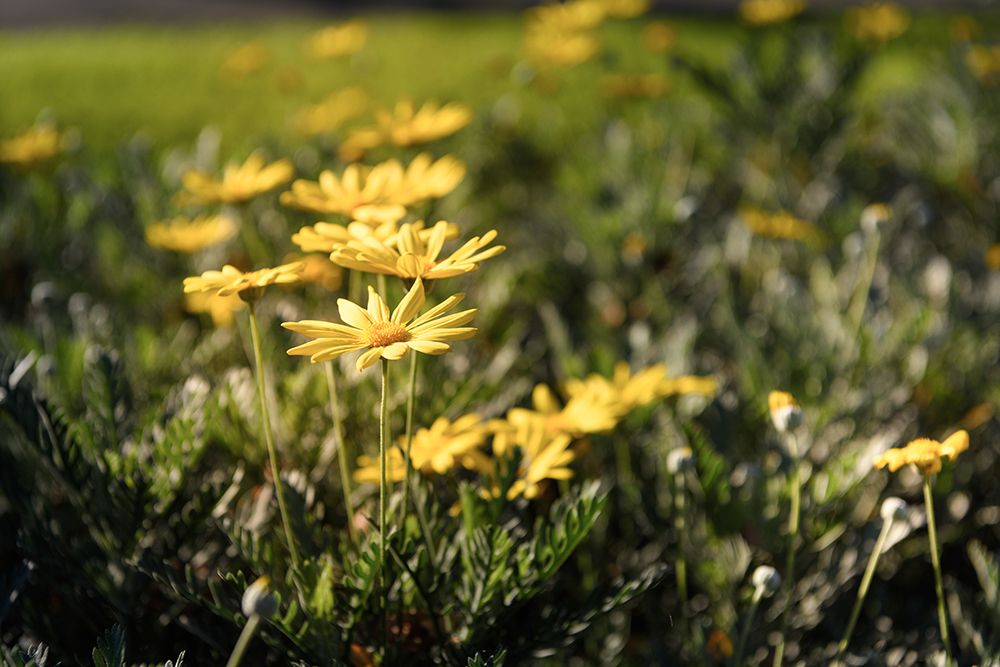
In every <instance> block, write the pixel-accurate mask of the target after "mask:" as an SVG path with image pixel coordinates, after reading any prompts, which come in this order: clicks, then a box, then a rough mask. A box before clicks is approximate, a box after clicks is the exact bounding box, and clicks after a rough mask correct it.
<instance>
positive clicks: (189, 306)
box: [184, 292, 247, 327]
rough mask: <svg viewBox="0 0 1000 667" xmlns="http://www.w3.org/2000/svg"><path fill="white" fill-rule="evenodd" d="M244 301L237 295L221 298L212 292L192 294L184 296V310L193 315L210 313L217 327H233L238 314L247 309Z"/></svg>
mask: <svg viewBox="0 0 1000 667" xmlns="http://www.w3.org/2000/svg"><path fill="white" fill-rule="evenodd" d="M246 307H247V305H246V304H245V303H243V299H241V298H240V297H239V296H237V295H235V294H231V295H229V296H219V295H218V294H212V293H210V292H192V293H190V294H185V295H184V310H186V311H187V312H189V313H193V314H200V313H208V314H209V315H210V316H211V317H212V324H214V325H215V326H216V327H231V326H233V320H234V319H235V316H236V313H237V312H238V311H240V310H243V309H244V308H246Z"/></svg>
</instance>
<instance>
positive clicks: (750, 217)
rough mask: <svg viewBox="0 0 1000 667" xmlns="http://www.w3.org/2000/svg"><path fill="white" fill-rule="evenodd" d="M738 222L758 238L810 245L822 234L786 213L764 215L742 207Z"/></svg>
mask: <svg viewBox="0 0 1000 667" xmlns="http://www.w3.org/2000/svg"><path fill="white" fill-rule="evenodd" d="M740 220H742V221H743V224H744V225H745V226H746V228H747V229H749V230H750V231H751V232H752V233H754V234H756V235H758V236H767V237H770V238H775V239H788V240H792V241H808V242H812V243H817V242H819V241H821V240H822V238H823V233H822V232H821V231H820V230H819V229H818V228H817V227H816V226H815V225H813V224H812V223H810V222H806V221H805V220H801V219H799V218H796V217H795V216H794V215H792V214H791V213H789V212H788V211H778V212H777V213H766V212H764V211H761V210H760V209H757V208H753V207H750V206H744V207H743V208H741V209H740Z"/></svg>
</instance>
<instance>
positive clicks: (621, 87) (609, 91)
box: [601, 73, 670, 98]
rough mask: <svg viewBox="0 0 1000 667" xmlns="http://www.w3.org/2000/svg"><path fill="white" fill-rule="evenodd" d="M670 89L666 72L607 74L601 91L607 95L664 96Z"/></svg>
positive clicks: (603, 79)
mask: <svg viewBox="0 0 1000 667" xmlns="http://www.w3.org/2000/svg"><path fill="white" fill-rule="evenodd" d="M668 90H670V80H669V79H668V78H667V77H666V75H664V74H657V73H650V74H605V75H604V76H603V77H602V78H601V92H603V93H604V95H605V96H606V97H618V98H625V97H662V96H663V95H666V94H667V91H668Z"/></svg>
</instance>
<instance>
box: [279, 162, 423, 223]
mask: <svg viewBox="0 0 1000 667" xmlns="http://www.w3.org/2000/svg"><path fill="white" fill-rule="evenodd" d="M405 175H406V172H405V171H404V170H403V165H402V164H400V163H399V161H398V160H389V161H387V162H382V163H380V164H377V165H375V166H374V167H368V166H365V165H362V164H351V165H348V166H347V168H346V169H344V172H343V174H342V175H341V176H339V177H338V176H336V175H335V174H334V173H333V172H332V171H329V170H326V171H323V172H321V173H320V175H319V181H318V182H313V181H306V180H302V179H300V180H297V181H295V182H294V183H292V189H291V190H289V191H288V192H282V193H281V203H282V204H284V205H286V206H293V207H295V208H300V209H303V210H306V211H312V212H314V213H339V214H341V215H345V216H347V217H349V218H352V219H353V220H359V221H361V222H367V223H371V224H377V223H385V222H396V221H397V220H399V219H400V218H402V217H403V216H404V215H406V206H405V203H409V201H408V199H407V198H406V196H404V180H403V179H404V176H405ZM404 202H405V203H404Z"/></svg>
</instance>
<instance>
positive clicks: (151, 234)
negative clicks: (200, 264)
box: [146, 215, 237, 253]
mask: <svg viewBox="0 0 1000 667" xmlns="http://www.w3.org/2000/svg"><path fill="white" fill-rule="evenodd" d="M236 231H237V226H236V222H235V221H234V220H233V219H232V218H230V217H228V216H225V215H200V216H198V217H197V218H194V219H193V220H192V219H189V218H185V217H183V216H180V217H176V218H173V219H171V220H164V221H162V222H157V223H154V224H152V225H150V226H149V227H147V228H146V243H148V244H149V245H151V246H153V247H154V248H163V249H165V250H173V251H175V252H183V253H194V252H198V251H199V250H202V249H204V248H207V247H209V246H213V245H215V244H217V243H222V242H223V241H228V240H229V239H231V238H233V237H234V236H236Z"/></svg>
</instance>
